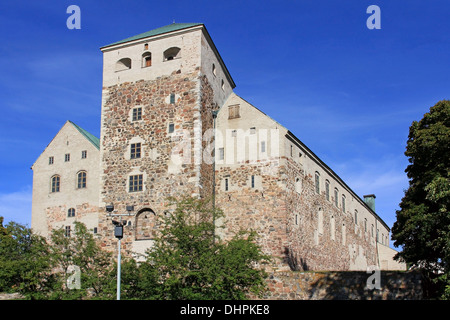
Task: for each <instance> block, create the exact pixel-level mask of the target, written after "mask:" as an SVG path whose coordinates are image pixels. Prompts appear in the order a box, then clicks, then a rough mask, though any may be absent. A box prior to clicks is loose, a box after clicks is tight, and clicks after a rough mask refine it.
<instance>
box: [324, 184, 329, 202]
mask: <svg viewBox="0 0 450 320" xmlns="http://www.w3.org/2000/svg"><path fill="white" fill-rule="evenodd" d="M325 197H326V199H327V200H328V201H330V181H328V180H325Z"/></svg>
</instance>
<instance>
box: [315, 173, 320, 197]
mask: <svg viewBox="0 0 450 320" xmlns="http://www.w3.org/2000/svg"><path fill="white" fill-rule="evenodd" d="M315 179H316V181H315V182H316V193H317V194H319V193H320V183H319V173H317V172H316V178H315Z"/></svg>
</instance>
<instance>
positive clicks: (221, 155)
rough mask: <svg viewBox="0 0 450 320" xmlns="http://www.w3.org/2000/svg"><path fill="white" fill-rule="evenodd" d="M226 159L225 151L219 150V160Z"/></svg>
mask: <svg viewBox="0 0 450 320" xmlns="http://www.w3.org/2000/svg"><path fill="white" fill-rule="evenodd" d="M224 158H225V149H224V148H219V160H223V159H224Z"/></svg>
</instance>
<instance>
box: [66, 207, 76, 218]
mask: <svg viewBox="0 0 450 320" xmlns="http://www.w3.org/2000/svg"><path fill="white" fill-rule="evenodd" d="M67 216H68V217H75V209H74V208H70V209H69V210H67Z"/></svg>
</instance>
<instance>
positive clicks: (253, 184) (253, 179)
mask: <svg viewBox="0 0 450 320" xmlns="http://www.w3.org/2000/svg"><path fill="white" fill-rule="evenodd" d="M254 187H255V176H253V175H252V188H254Z"/></svg>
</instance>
